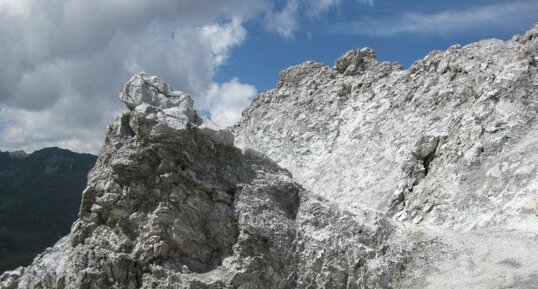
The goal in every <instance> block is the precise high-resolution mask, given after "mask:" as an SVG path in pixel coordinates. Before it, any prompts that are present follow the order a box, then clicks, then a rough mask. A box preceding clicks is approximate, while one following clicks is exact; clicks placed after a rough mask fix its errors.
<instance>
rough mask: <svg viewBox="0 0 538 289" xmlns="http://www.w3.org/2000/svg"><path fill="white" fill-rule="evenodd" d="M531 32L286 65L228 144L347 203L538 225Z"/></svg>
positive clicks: (421, 217)
mask: <svg viewBox="0 0 538 289" xmlns="http://www.w3.org/2000/svg"><path fill="white" fill-rule="evenodd" d="M537 35H538V26H535V27H533V28H532V29H531V30H529V31H528V32H527V33H525V34H523V35H518V36H515V37H513V39H511V40H510V41H506V42H504V41H501V40H495V39H490V40H484V41H480V42H477V43H473V44H469V45H467V46H464V47H461V46H459V45H454V46H452V47H450V48H449V49H448V50H446V51H434V52H432V53H430V54H429V55H427V56H426V57H425V58H424V59H422V60H419V61H417V62H416V63H415V64H414V65H412V66H411V67H410V68H409V69H408V70H402V68H401V66H400V65H398V64H396V63H389V62H381V63H380V62H377V61H376V60H375V53H374V52H373V50H371V49H368V48H363V49H358V50H353V51H350V52H347V53H345V54H344V55H343V56H342V57H341V58H339V59H338V60H337V61H336V66H335V67H334V68H331V67H327V66H326V65H323V64H319V63H313V62H306V63H303V64H301V65H297V66H294V67H291V68H288V69H287V70H285V71H283V72H282V73H281V75H280V81H279V83H278V86H277V88H276V89H273V90H270V91H268V92H266V93H264V94H261V95H260V96H259V97H258V98H257V99H256V100H255V101H254V103H253V104H252V105H251V106H250V107H249V108H247V109H246V110H245V112H244V113H243V118H242V119H241V121H240V122H239V123H238V124H237V125H236V126H235V128H234V129H235V133H236V135H237V138H236V144H237V145H238V146H241V147H251V148H256V149H257V150H259V151H261V152H263V153H264V154H266V155H267V156H269V157H270V158H271V159H273V160H274V161H276V162H277V163H278V164H279V165H281V166H282V167H285V168H287V169H288V170H290V172H291V173H292V174H293V177H294V179H295V180H296V181H298V182H300V183H301V184H302V185H303V186H304V187H305V188H306V189H308V190H310V191H312V192H314V193H316V194H318V195H322V196H324V197H326V198H327V199H329V200H331V201H334V202H335V203H338V204H339V205H340V206H341V207H342V208H344V209H347V210H352V211H353V210H354V208H353V207H354V206H355V205H360V204H365V205H368V206H370V207H373V208H376V209H379V210H381V211H383V212H385V211H388V212H389V214H390V215H391V216H394V218H395V219H397V220H400V221H405V222H412V223H415V224H418V223H421V224H425V223H426V224H433V225H440V226H443V227H451V228H456V229H463V230H466V229H473V228H482V227H492V226H496V227H497V226H500V227H504V228H512V227H514V226H520V225H521V224H522V222H523V223H524V224H528V225H532V224H537V222H538V219H537V216H536V208H537V206H538V198H537V193H536V190H537V189H538V184H537V178H536V166H537V161H538V154H537V153H536V148H537V146H538V133H537V131H538V125H537V122H538V120H537V119H536V113H537V111H538V96H537V92H538V88H537V86H538V68H537V65H538V64H537V63H538V59H537V57H538V39H537V38H538V36H537ZM358 210H361V208H360V206H358ZM523 227H525V228H529V227H528V226H527V225H524V226H522V228H523ZM537 229H538V228H536V227H533V229H532V230H533V231H536V230H537Z"/></svg>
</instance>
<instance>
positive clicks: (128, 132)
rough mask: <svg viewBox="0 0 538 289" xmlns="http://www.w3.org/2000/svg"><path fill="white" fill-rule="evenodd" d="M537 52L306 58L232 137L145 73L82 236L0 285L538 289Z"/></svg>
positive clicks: (131, 87)
mask: <svg viewBox="0 0 538 289" xmlns="http://www.w3.org/2000/svg"><path fill="white" fill-rule="evenodd" d="M537 48H538V26H535V27H534V28H532V29H531V30H530V31H529V32H527V33H526V34H525V35H521V36H517V37H514V38H513V39H512V40H510V41H507V42H502V41H500V40H486V41H482V42H478V43H475V44H470V45H468V46H465V47H459V46H454V47H451V48H450V49H449V50H447V51H445V52H433V53H431V54H430V55H428V56H427V57H426V58H425V59H424V60H421V61H418V62H417V63H416V64H415V65H413V66H412V67H411V68H410V69H409V70H401V68H400V66H399V65H397V64H394V63H378V62H377V61H375V53H374V52H373V51H372V50H371V49H362V50H356V51H352V52H349V53H346V54H345V55H344V56H343V57H342V58H340V59H339V60H338V61H337V64H336V68H330V67H327V66H325V65H323V64H319V63H314V62H307V63H304V64H302V65H298V66H295V67H292V68H289V69H287V70H285V71H283V72H282V73H281V79H280V81H279V83H278V86H277V88H276V89H274V90H271V91H268V92H266V93H264V94H262V95H261V96H260V97H259V98H258V99H257V100H255V101H254V102H253V104H252V105H251V106H250V107H249V108H248V109H247V110H246V111H245V112H244V113H243V117H242V119H241V121H240V122H239V123H238V124H237V125H236V126H235V127H234V129H233V134H232V132H230V131H227V130H222V129H220V128H219V127H218V125H216V124H214V123H211V122H210V121H209V120H208V119H204V118H200V117H199V116H197V115H196V112H195V111H194V109H193V107H192V100H191V98H190V97H189V96H188V95H186V94H183V93H180V92H175V91H172V90H171V89H170V88H169V87H168V85H166V84H165V83H164V82H162V81H161V80H159V79H158V78H156V77H150V76H147V75H145V74H139V75H136V76H134V77H133V78H132V79H131V80H130V81H129V82H128V83H127V84H126V86H125V88H124V90H123V91H122V92H121V94H120V99H121V100H122V101H124V102H125V103H126V105H127V107H128V111H127V112H124V113H122V114H121V115H120V116H118V118H117V119H116V121H115V122H114V123H113V124H111V125H110V127H109V130H108V133H107V136H106V140H105V144H104V146H103V148H102V150H101V153H100V156H99V158H98V161H97V164H96V166H95V168H94V169H93V170H92V171H91V173H90V177H89V181H88V187H87V188H86V190H85V191H84V193H83V201H82V204H81V208H80V214H79V218H78V220H77V221H76V222H75V224H74V225H73V227H72V231H71V233H70V234H69V235H68V236H66V237H64V238H62V239H61V240H60V241H59V242H58V243H57V244H56V245H55V246H54V247H52V248H49V249H47V250H46V251H45V252H43V253H42V254H40V255H39V256H37V257H36V259H35V260H34V262H33V263H32V264H31V265H30V266H28V267H26V268H19V269H17V270H15V271H11V272H6V273H4V274H3V275H1V276H0V288H9V289H14V288H21V289H22V288H65V289H67V288H242V289H246V288H260V289H261V288H447V287H455V288H456V287H457V288H536V284H537V283H538V266H537V264H538V253H536V252H538V241H537V238H536V234H537V233H538V220H537V218H538V217H537V212H538V207H537V206H536V204H538V202H537V193H536V189H537V187H538V186H537V182H536V180H537V176H536V172H537V170H536V163H538V162H537V161H538V156H537V154H536V153H535V152H536V150H537V149H538V142H537V141H536V140H538V136H537V134H536V132H537V131H538V130H537V126H536V124H537V121H536V117H535V115H536V112H537V109H536V108H537V107H536V105H538V101H537V91H538V82H537V79H538V78H537V65H536V63H538V61H537V60H538V57H537V55H536V53H537V51H538V49H537ZM234 134H235V136H236V138H235V140H234ZM234 142H235V143H236V144H237V145H239V146H240V147H241V148H242V149H239V148H238V147H236V146H235V145H234ZM288 169H289V171H288ZM292 174H293V176H292Z"/></svg>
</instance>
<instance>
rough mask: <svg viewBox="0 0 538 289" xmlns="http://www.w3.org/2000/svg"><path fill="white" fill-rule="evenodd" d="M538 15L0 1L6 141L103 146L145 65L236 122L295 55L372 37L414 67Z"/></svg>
mask: <svg viewBox="0 0 538 289" xmlns="http://www.w3.org/2000/svg"><path fill="white" fill-rule="evenodd" d="M537 21H538V0H503V1H500V0H487V1H486V0H475V1H471V0H466V1H462V0H450V1H446V0H445V1H434V0H405V1H402V0H393V1H388V0H387V1H383V0H318V1H312V0H248V1H246V0H245V1H241V0H226V1H224V0H197V1H192V0H92V1H87V0H47V1H42V0H0V150H9V151H12V150H21V149H22V150H26V151H27V152H31V151H34V150H37V149H40V148H44V147H49V146H59V147H62V148H67V149H70V150H73V151H77V152H89V153H98V151H99V149H100V147H101V145H102V143H103V140H104V133H105V131H106V127H107V125H108V124H109V123H110V122H111V121H113V119H114V118H115V116H117V115H118V114H119V113H120V112H122V111H124V110H126V108H125V106H124V105H123V104H122V103H121V101H120V100H119V99H118V97H117V95H118V93H119V90H120V89H121V88H122V87H123V84H124V83H125V82H126V81H127V80H128V79H129V78H130V76H132V75H133V74H136V73H138V72H140V71H145V72H146V73H148V74H152V75H157V76H159V77H160V78H161V79H163V80H164V81H166V82H168V83H169V84H170V85H171V86H172V87H173V88H174V89H177V90H182V91H184V92H187V93H189V94H190V95H191V96H192V97H193V98H194V100H195V106H196V109H197V110H198V111H199V112H201V113H202V114H205V115H209V116H211V118H212V119H213V120H215V121H216V122H218V123H220V124H222V125H231V124H233V123H235V122H236V121H237V120H238V119H239V117H240V113H241V111H242V110H243V109H244V108H245V107H246V106H248V105H249V104H250V102H251V100H252V99H253V98H254V97H255V96H256V95H257V94H258V93H260V92H263V91H265V90H268V89H271V88H273V87H274V86H275V84H276V82H277V80H278V75H279V72H280V71H281V70H283V69H285V68H287V67H289V66H291V65H295V64H299V63H302V62H304V61H307V60H314V61H318V62H322V63H325V64H327V65H329V66H332V65H333V64H334V61H335V60H336V58H338V57H339V56H340V55H342V54H343V53H344V52H346V51H348V50H351V49H356V48H360V47H371V48H373V49H374V50H375V51H376V53H377V58H378V60H380V61H397V62H400V63H401V64H402V65H403V66H404V67H406V68H407V67H409V66H410V65H412V64H413V63H414V62H415V61H416V60H418V59H421V58H423V57H424V56H425V55H427V54H428V53H429V52H430V51H432V50H436V49H440V50H442V49H446V48H448V47H449V46H451V45H453V44H456V43H458V44H462V45H465V44H467V43H470V42H474V41H477V40H480V39H485V38H500V39H503V40H507V39H510V38H511V37H512V36H513V35H515V34H519V33H523V32H525V31H526V30H528V29H529V28H530V27H531V26H532V25H533V24H534V23H535V22H537Z"/></svg>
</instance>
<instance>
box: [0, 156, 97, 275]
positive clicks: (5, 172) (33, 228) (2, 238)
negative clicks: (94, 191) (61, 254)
mask: <svg viewBox="0 0 538 289" xmlns="http://www.w3.org/2000/svg"><path fill="white" fill-rule="evenodd" d="M96 158H97V157H96V156H94V155H90V154H79V153H74V152H71V151H69V150H65V149H60V148H56V147H52V148H45V149H42V150H39V151H36V152H34V153H32V154H26V153H25V152H22V151H17V152H1V151H0V200H1V201H0V272H3V271H5V270H9V269H15V268H16V267H18V266H22V265H24V266H26V265H29V264H30V262H31V261H32V259H33V258H34V257H35V255H36V254H37V253H39V252H41V251H43V250H44V249H45V248H46V247H49V246H52V245H54V243H55V242H56V241H58V239H60V237H62V236H64V235H65V234H66V233H68V232H69V230H70V228H71V224H73V221H74V220H76V218H77V212H78V210H79V206H80V199H81V196H82V191H83V189H84V187H85V186H86V182H87V175H88V172H89V171H90V169H91V168H92V167H93V166H94V165H95V161H96Z"/></svg>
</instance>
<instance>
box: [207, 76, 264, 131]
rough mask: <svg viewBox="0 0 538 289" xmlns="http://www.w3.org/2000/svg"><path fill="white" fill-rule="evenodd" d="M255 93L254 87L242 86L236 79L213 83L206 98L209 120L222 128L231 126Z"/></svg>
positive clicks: (237, 119)
mask: <svg viewBox="0 0 538 289" xmlns="http://www.w3.org/2000/svg"><path fill="white" fill-rule="evenodd" d="M257 93H258V92H257V90H256V88H255V87H254V86H252V85H248V84H242V83H240V82H239V79H237V78H234V79H232V80H231V81H229V82H225V83H223V84H217V83H214V84H213V85H212V87H211V89H209V91H208V93H207V96H206V98H207V101H208V103H209V108H210V111H211V119H212V120H213V121H215V122H216V123H218V124H221V125H224V126H230V125H233V124H234V123H236V122H237V121H239V118H240V117H241V111H243V109H245V108H246V107H247V106H248V105H249V104H250V102H251V101H252V98H253V97H254V96H255V95H256V94H257Z"/></svg>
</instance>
